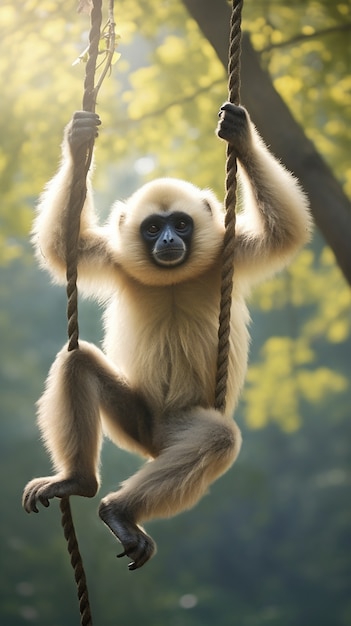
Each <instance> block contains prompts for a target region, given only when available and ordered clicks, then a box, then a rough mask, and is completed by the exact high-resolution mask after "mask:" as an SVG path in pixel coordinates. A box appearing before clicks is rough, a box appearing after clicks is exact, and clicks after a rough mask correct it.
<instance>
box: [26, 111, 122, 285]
mask: <svg viewBox="0 0 351 626" xmlns="http://www.w3.org/2000/svg"><path fill="white" fill-rule="evenodd" d="M99 124H100V120H99V118H98V116H97V115H96V114H95V113H87V112H85V111H78V112H76V113H75V114H74V116H73V119H72V120H71V122H70V123H69V124H68V126H67V127H66V129H65V133H64V139H63V143H62V161H61V166H60V168H59V170H58V172H57V174H56V175H55V176H54V178H53V179H52V180H51V181H50V182H49V183H48V185H47V186H46V189H45V190H44V192H43V194H42V196H41V198H40V201H39V204H38V213H37V217H36V219H35V221H34V224H33V230H32V242H33V244H34V246H35V248H36V253H37V257H38V259H39V261H40V264H41V265H42V266H44V267H45V268H46V269H48V270H49V271H50V272H51V274H52V275H53V277H54V279H55V280H56V281H58V282H63V281H64V279H65V273H66V262H65V233H66V219H67V204H68V200H69V195H70V190H71V185H72V177H73V168H74V162H75V159H76V158H79V156H78V155H79V148H80V147H81V146H82V144H83V142H88V141H89V140H90V139H92V138H93V137H94V136H97V126H98V125H99ZM87 188H88V189H87V196H86V200H85V204H84V207H83V210H82V214H81V223H80V236H79V244H78V245H79V279H80V280H82V282H83V287H85V288H86V289H87V290H88V291H89V290H90V291H92V290H93V291H94V290H96V288H97V287H101V289H102V288H103V285H101V279H102V276H103V278H104V282H105V283H106V282H108V280H109V278H112V271H113V269H115V268H116V265H117V263H116V260H115V259H114V256H115V254H113V253H112V250H111V249H110V247H109V240H108V236H107V233H106V232H105V229H104V228H102V227H99V226H98V225H97V219H96V215H95V213H94V206H93V199H92V190H91V184H90V181H89V180H88V181H87ZM109 269H110V272H109V271H108V270H109Z"/></svg>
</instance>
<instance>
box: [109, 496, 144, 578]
mask: <svg viewBox="0 0 351 626" xmlns="http://www.w3.org/2000/svg"><path fill="white" fill-rule="evenodd" d="M99 515H100V518H101V519H102V521H103V522H104V523H105V524H106V526H108V527H109V529H110V530H111V532H112V533H113V534H114V535H115V536H116V537H117V539H118V541H120V543H121V544H122V546H123V552H122V553H121V554H118V555H117V557H118V558H121V557H122V556H129V558H131V559H133V560H132V562H131V563H129V565H128V569H130V570H135V569H138V568H139V567H141V566H142V565H144V564H145V563H146V562H147V561H148V560H149V559H151V557H152V556H153V555H154V554H155V552H156V544H155V542H154V540H153V539H152V538H151V537H149V535H147V534H146V533H145V532H143V531H142V530H141V528H140V527H139V526H137V525H136V524H135V523H134V522H132V521H131V520H130V519H128V517H127V515H126V514H125V513H123V512H122V511H120V510H119V509H118V508H117V506H116V504H112V503H109V502H104V501H102V502H101V504H100V508H99Z"/></svg>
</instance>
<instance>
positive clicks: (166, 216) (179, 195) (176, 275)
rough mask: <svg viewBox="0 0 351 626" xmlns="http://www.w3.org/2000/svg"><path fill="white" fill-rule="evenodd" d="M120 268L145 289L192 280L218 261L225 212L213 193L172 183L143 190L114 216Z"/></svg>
mask: <svg viewBox="0 0 351 626" xmlns="http://www.w3.org/2000/svg"><path fill="white" fill-rule="evenodd" d="M110 228H111V237H112V241H111V243H112V246H113V247H115V248H116V254H117V257H118V263H120V264H121V265H122V267H123V269H124V270H125V271H126V272H127V273H128V274H129V275H130V276H133V278H135V279H136V280H138V281H139V282H141V283H143V284H145V285H153V286H166V285H172V284H176V283H179V282H182V281H186V280H190V279H192V278H195V277H196V276H197V275H200V274H201V273H203V272H204V271H206V270H207V269H209V268H210V267H211V266H212V265H213V264H214V263H215V262H218V258H219V254H220V251H221V249H222V243H223V235H224V217H223V212H222V208H221V206H220V204H219V202H218V201H217V199H216V197H215V196H214V194H213V193H212V192H211V191H208V190H201V189H199V188H197V187H195V186H194V185H192V184H190V183H187V182H184V181H181V180H177V179H170V178H163V179H162V178H161V179H157V180H155V181H153V182H151V183H147V184H146V185H144V186H143V187H141V188H140V189H139V190H138V191H137V192H136V193H135V194H134V195H133V196H131V198H130V199H129V200H128V201H127V202H126V203H124V204H122V203H118V204H117V205H116V206H115V209H114V211H113V213H112V215H111V222H110Z"/></svg>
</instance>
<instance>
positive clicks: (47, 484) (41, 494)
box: [22, 476, 98, 513]
mask: <svg viewBox="0 0 351 626" xmlns="http://www.w3.org/2000/svg"><path fill="white" fill-rule="evenodd" d="M97 490H98V482H97V480H96V478H95V477H93V478H91V479H90V480H84V481H83V480H78V479H76V478H65V479H62V478H61V479H59V478H58V476H44V477H43V478H34V480H31V481H30V482H29V483H28V484H27V485H26V487H25V488H24V491H23V498H22V505H23V508H24V510H25V511H27V513H32V512H33V513H39V509H38V507H37V503H38V502H40V503H41V504H42V505H43V506H45V507H48V506H49V505H50V500H51V499H52V498H64V497H68V496H85V497H86V498H93V496H95V494H96V492H97Z"/></svg>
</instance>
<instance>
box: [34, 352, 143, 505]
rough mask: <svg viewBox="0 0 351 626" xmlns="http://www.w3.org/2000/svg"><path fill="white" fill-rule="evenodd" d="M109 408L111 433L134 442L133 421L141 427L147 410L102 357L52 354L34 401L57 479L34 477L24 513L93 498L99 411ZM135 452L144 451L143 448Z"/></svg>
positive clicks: (136, 435) (136, 431)
mask: <svg viewBox="0 0 351 626" xmlns="http://www.w3.org/2000/svg"><path fill="white" fill-rule="evenodd" d="M106 393H107V394H109V397H108V398H107V402H110V403H111V406H113V418H114V420H115V430H116V431H117V430H118V425H119V430H120V432H121V433H122V435H121V437H123V436H124V437H125V438H127V439H128V441H131V442H134V443H135V446H137V445H138V443H140V442H139V430H140V429H139V428H138V426H137V421H138V420H140V421H141V422H144V423H147V421H146V420H145V419H144V416H145V415H146V414H147V409H146V407H145V404H144V403H143V402H142V400H141V399H140V398H139V397H138V395H137V394H136V393H134V392H133V391H132V390H131V389H130V388H129V387H128V385H127V383H126V382H125V381H124V380H122V379H121V378H120V377H119V376H118V373H117V372H116V370H115V368H114V367H113V365H112V364H111V363H110V362H109V361H108V360H107V359H106V357H105V356H104V354H103V353H102V352H101V351H100V350H99V349H98V348H96V347H95V346H93V345H92V344H88V343H86V342H81V343H80V349H79V350H74V351H72V352H68V351H67V348H64V349H62V350H61V352H59V353H58V355H57V357H56V360H55V362H54V364H53V365H52V368H51V370H50V372H49V376H48V379H47V383H46V389H45V391H44V394H43V395H42V397H41V399H40V400H39V402H38V407H39V411H38V423H39V427H40V430H41V433H42V436H43V439H44V442H45V445H46V447H47V448H48V450H49V452H50V454H51V457H52V460H53V463H54V466H55V469H56V470H57V474H55V475H54V476H47V477H43V478H35V479H34V480H32V481H30V482H29V483H28V484H27V486H26V487H25V489H24V493H23V506H24V508H25V510H26V511H27V512H28V513H30V512H31V511H33V512H35V513H37V512H38V508H37V503H38V501H39V502H41V504H42V505H43V506H45V507H47V506H49V500H50V499H51V498H54V497H58V498H60V497H64V496H71V495H79V496H86V497H93V496H94V495H95V494H96V492H97V490H98V487H99V471H98V464H99V456H100V447H101V440H102V426H101V418H100V408H101V407H103V405H104V398H103V395H104V394H106ZM140 448H141V449H142V450H143V451H144V453H146V452H147V449H146V447H145V445H144V447H143V445H142V444H140Z"/></svg>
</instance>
